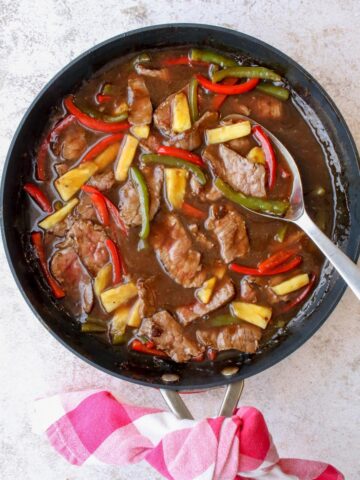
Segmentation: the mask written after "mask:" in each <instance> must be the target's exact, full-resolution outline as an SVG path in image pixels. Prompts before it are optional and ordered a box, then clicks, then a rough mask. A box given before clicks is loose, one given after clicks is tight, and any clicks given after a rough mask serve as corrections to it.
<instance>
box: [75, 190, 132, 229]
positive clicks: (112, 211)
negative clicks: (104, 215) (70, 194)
mask: <svg viewBox="0 0 360 480" xmlns="http://www.w3.org/2000/svg"><path fill="white" fill-rule="evenodd" d="M81 190H83V191H84V192H86V193H89V194H91V193H96V194H98V195H101V196H102V197H103V198H104V200H105V203H106V206H107V208H108V210H109V212H110V215H111V217H112V219H113V220H114V222H115V223H116V226H117V227H119V228H120V230H121V231H122V232H123V234H124V235H126V236H127V235H128V230H127V228H126V225H125V223H124V222H123V220H122V218H121V217H120V212H119V210H118V208H117V207H116V205H114V204H113V202H112V201H111V200H110V199H109V198H108V197H106V196H105V195H104V194H103V193H102V192H100V190H98V189H97V188H95V187H92V186H91V185H83V186H82V187H81Z"/></svg>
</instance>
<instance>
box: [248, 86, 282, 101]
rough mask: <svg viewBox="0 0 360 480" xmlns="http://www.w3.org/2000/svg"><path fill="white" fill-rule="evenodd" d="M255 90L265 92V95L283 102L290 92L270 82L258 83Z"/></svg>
mask: <svg viewBox="0 0 360 480" xmlns="http://www.w3.org/2000/svg"><path fill="white" fill-rule="evenodd" d="M256 90H259V92H262V93H266V94H267V95H270V96H271V97H275V98H277V99H278V100H281V101H283V102H285V101H286V100H287V99H288V98H289V95H290V92H289V90H288V89H287V88H284V87H278V86H277V85H272V84H271V83H260V84H259V85H258V86H257V87H256Z"/></svg>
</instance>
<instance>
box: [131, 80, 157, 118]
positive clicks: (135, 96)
mask: <svg viewBox="0 0 360 480" xmlns="http://www.w3.org/2000/svg"><path fill="white" fill-rule="evenodd" d="M128 102H129V105H130V114H129V122H130V123H131V124H132V125H148V124H150V123H151V121H152V104H151V100H150V93H149V90H148V89H147V86H146V84H145V80H144V79H143V78H142V77H140V76H139V75H130V76H129V78H128Z"/></svg>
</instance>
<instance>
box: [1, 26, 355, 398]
mask: <svg viewBox="0 0 360 480" xmlns="http://www.w3.org/2000/svg"><path fill="white" fill-rule="evenodd" d="M181 45H197V46H202V47H204V46H207V47H212V48H218V49H220V50H222V51H224V52H230V53H231V52H237V51H238V52H239V51H240V52H241V53H242V54H244V55H248V56H249V57H251V58H253V59H255V61H256V62H258V64H260V65H264V66H268V67H270V68H273V69H275V70H276V71H278V72H279V73H280V74H281V75H283V76H285V77H286V79H287V80H288V81H289V84H290V86H291V88H292V101H293V102H294V103H295V105H296V107H297V108H298V109H299V110H300V111H301V112H303V113H304V114H306V116H307V119H308V123H309V124H310V127H311V128H312V130H313V132H314V134H315V135H316V136H317V138H318V140H319V142H320V143H321V145H322V147H323V151H324V156H325V158H326V162H327V167H328V169H329V171H330V174H331V177H332V182H333V198H334V204H333V206H334V225H335V227H334V229H333V231H332V240H333V241H334V242H336V243H337V244H338V245H339V246H340V247H341V248H342V250H343V251H344V252H345V253H346V254H347V255H348V256H349V257H350V258H351V259H352V260H354V261H356V259H357V257H358V255H359V250H360V175H359V156H358V153H357V151H356V147H355V144H354V140H353V138H352V136H351V134H350V132H349V129H348V127H347V125H346V124H345V121H344V119H343V118H342V116H341V114H340V112H339V111H338V109H337V108H336V106H335V105H334V103H333V102H332V100H331V99H330V97H329V96H328V95H327V93H326V92H325V91H324V90H323V88H322V87H321V86H320V85H319V84H318V83H317V82H316V80H314V78H313V77H312V76H311V75H310V74H309V73H307V72H306V71H305V70H304V69H303V68H302V67H301V66H299V65H298V64H297V63H296V62H295V61H293V60H292V59H290V58H289V57H287V56H286V55H284V54H283V53H281V52H280V51H278V50H276V49H275V48H273V47H271V46H269V45H267V44H265V43H264V42H261V41H260V40H257V39H255V38H253V37H250V36H248V35H245V34H243V33H239V32H235V31H232V30H228V29H224V28H220V27H214V26H208V25H197V24H174V25H172V24H170V25H158V26H152V27H146V28H142V29H138V30H134V31H131V32H127V33H124V34H121V35H119V36H117V37H114V38H112V39H110V40H107V41H105V42H103V43H101V44H99V45H97V46H95V47H93V48H91V49H90V50H88V51H87V52H85V53H84V54H82V55H81V56H79V57H78V58H77V59H75V60H74V61H72V62H71V63H70V64H69V65H67V66H66V67H65V68H64V69H63V70H61V71H60V72H59V73H58V74H57V75H56V76H55V77H54V78H53V79H52V80H51V81H50V82H49V83H48V84H47V85H46V86H45V87H44V88H43V90H42V91H41V92H40V93H39V95H38V96H37V97H36V98H35V100H34V101H33V103H32V104H31V106H30V107H29V109H28V111H27V112H26V114H25V116H24V118H23V119H22V121H21V123H20V125H19V127H18V129H17V131H16V133H15V135H14V138H13V140H12V143H11V145H10V148H9V152H8V155H7V159H6V162H5V167H4V171H3V177H2V184H1V192H0V193H1V229H2V236H3V241H4V247H5V252H6V256H7V260H8V262H9V265H10V268H11V271H12V273H13V275H14V278H15V281H16V283H17V286H18V288H19V290H20V291H21V293H22V294H23V296H24V298H25V300H26V301H27V303H28V304H29V306H30V307H31V309H32V310H33V312H34V314H35V315H36V316H37V317H38V319H39V320H40V321H41V322H42V324H43V325H44V326H45V328H47V330H48V331H49V332H50V333H51V334H52V335H53V336H54V337H55V338H56V339H57V340H58V341H59V342H60V343H62V344H63V345H64V346H65V347H67V348H68V349H69V350H71V351H72V352H73V353H75V354H76V355H77V356H79V357H80V358H82V359H83V360H85V361H87V362H88V363H90V364H91V365H93V366H95V367H97V368H99V369H101V370H103V371H105V372H106V373H109V374H111V375H114V376H116V377H119V378H121V379H124V380H128V381H131V382H134V383H138V384H142V385H147V386H152V387H158V388H162V389H168V390H187V391H190V390H198V389H207V388H211V387H216V386H221V385H225V384H229V383H232V382H237V383H239V381H241V380H242V379H244V378H246V377H249V376H252V375H255V374H257V373H260V372H261V371H263V370H265V369H267V368H269V367H271V366H272V365H274V364H276V363H277V362H279V361H281V360H282V359H284V358H286V357H287V356H288V355H290V354H291V353H292V352H293V351H295V350H296V349H297V348H299V347H300V346H301V345H302V344H303V343H304V342H305V341H307V340H308V339H309V338H310V337H311V336H312V335H313V334H314V333H315V332H316V330H317V329H318V328H319V327H320V326H321V325H322V324H323V323H324V322H325V320H326V319H327V318H328V317H329V315H330V313H331V311H332V310H333V309H334V308H335V306H336V305H337V303H338V302H339V300H340V298H341V296H342V294H343V292H344V290H345V284H344V282H343V280H342V279H340V277H339V276H338V274H337V273H336V272H335V271H334V270H333V269H332V268H331V267H330V265H329V264H327V263H325V265H324V267H323V270H322V275H321V279H320V282H319V284H318V286H317V288H316V290H315V291H314V292H313V295H312V297H311V299H310V300H309V301H308V302H307V303H306V305H305V306H304V307H303V308H302V310H301V311H300V312H299V314H298V315H297V316H296V318H295V319H293V320H292V321H291V322H290V323H289V324H288V327H287V328H286V329H285V330H284V331H282V332H280V334H279V336H278V337H277V338H275V339H274V340H273V341H272V342H271V343H270V344H269V345H267V346H266V347H265V348H263V349H262V350H260V351H259V352H257V353H256V354H255V355H254V356H253V357H252V358H251V359H249V358H248V357H247V356H244V355H242V354H239V353H237V354H235V355H234V353H233V352H227V353H225V354H222V355H221V356H220V357H219V359H218V360H217V361H216V362H210V361H207V362H203V363H201V364H199V363H195V362H193V363H189V364H175V363H174V362H171V361H169V360H164V359H161V358H157V357H150V356H144V355H139V354H137V353H136V352H125V351H124V350H123V349H117V348H116V347H115V348H114V347H113V346H111V345H109V344H106V343H104V342H102V341H101V340H99V339H98V338H97V337H96V336H92V335H84V334H82V333H81V332H80V328H79V324H78V323H77V322H76V321H75V320H74V319H72V318H71V317H70V315H69V314H68V313H67V312H65V311H64V310H62V309H61V308H60V307H59V306H58V305H57V304H56V301H55V300H54V299H53V298H51V296H50V294H49V293H48V292H47V290H46V289H44V284H43V283H42V281H41V280H39V278H40V277H41V275H40V270H39V269H38V267H37V262H34V261H33V260H34V259H33V258H32V257H31V253H30V251H29V247H28V245H29V238H28V233H27V232H26V227H25V225H26V223H25V213H24V212H23V211H22V208H21V205H22V193H21V191H22V188H21V186H22V185H23V183H24V181H25V180H26V179H27V178H29V177H30V175H31V171H32V158H33V155H34V151H35V149H36V146H37V142H38V140H39V138H40V135H41V133H42V131H43V128H44V126H45V125H46V122H47V119H48V117H49V115H50V113H51V109H52V107H53V106H55V105H56V104H57V103H58V102H59V99H60V98H62V97H64V96H65V95H66V94H68V93H69V92H71V91H73V90H74V89H76V88H77V87H78V86H79V85H80V84H81V82H82V80H83V79H85V78H88V77H90V76H91V75H92V74H93V73H94V72H95V71H97V70H98V69H99V68H101V67H102V66H103V65H104V64H106V63H108V62H109V61H111V60H113V59H115V58H117V57H120V56H122V55H125V54H127V53H130V52H134V53H135V52H137V51H142V50H146V49H150V48H157V47H158V48H159V47H165V46H166V47H170V46H181ZM330 292H331V294H330ZM228 366H232V367H238V369H237V371H236V373H234V374H233V375H232V376H224V375H223V374H222V372H223V370H224V368H225V367H228ZM235 370H236V368H235V369H234V371H235ZM164 374H165V377H164ZM166 374H167V376H166ZM169 375H175V376H176V378H177V381H176V382H173V383H171V382H170V383H169V382H165V381H164V378H169ZM174 378H175V377H174Z"/></svg>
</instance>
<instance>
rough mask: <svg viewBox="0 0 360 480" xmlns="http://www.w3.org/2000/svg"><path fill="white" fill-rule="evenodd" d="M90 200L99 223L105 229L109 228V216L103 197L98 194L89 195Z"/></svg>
mask: <svg viewBox="0 0 360 480" xmlns="http://www.w3.org/2000/svg"><path fill="white" fill-rule="evenodd" d="M90 198H91V201H92V202H93V204H94V207H95V210H96V214H97V216H98V218H99V220H100V223H101V224H102V225H104V226H106V227H107V226H109V224H110V215H109V210H108V208H107V205H106V202H105V199H104V196H103V195H101V194H99V193H91V194H90Z"/></svg>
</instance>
